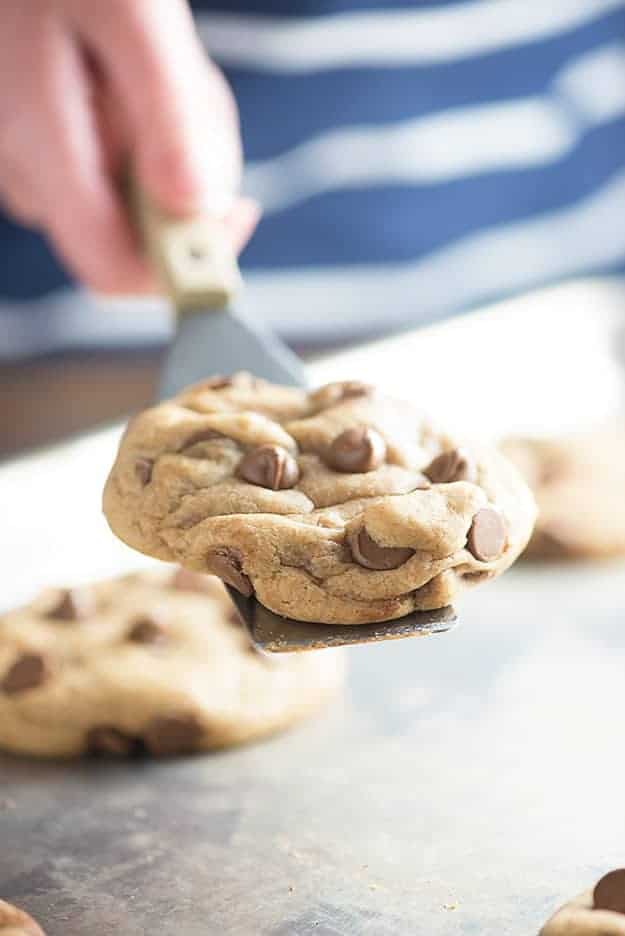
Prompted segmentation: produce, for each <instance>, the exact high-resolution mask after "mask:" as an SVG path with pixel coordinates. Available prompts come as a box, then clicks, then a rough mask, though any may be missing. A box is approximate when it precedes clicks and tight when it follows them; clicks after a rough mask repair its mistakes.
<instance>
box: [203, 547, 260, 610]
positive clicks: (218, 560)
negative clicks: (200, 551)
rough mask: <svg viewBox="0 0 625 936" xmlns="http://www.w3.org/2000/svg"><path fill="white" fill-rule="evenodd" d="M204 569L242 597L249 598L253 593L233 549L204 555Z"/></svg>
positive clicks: (222, 549) (219, 550) (223, 548)
mask: <svg viewBox="0 0 625 936" xmlns="http://www.w3.org/2000/svg"><path fill="white" fill-rule="evenodd" d="M206 568H207V569H208V570H209V572H212V573H213V574H214V575H218V576H219V578H220V579H222V580H223V581H224V582H225V583H226V584H227V585H232V587H233V588H236V590H237V591H240V592H241V594H242V595H245V596H246V597H248V598H249V596H250V595H251V594H252V593H253V591H254V589H253V588H252V583H251V582H250V580H249V579H248V577H247V575H244V573H243V572H242V570H241V557H240V556H239V555H238V553H236V552H235V551H234V550H233V549H228V548H227V547H225V546H224V547H221V548H219V549H213V550H211V551H210V552H209V553H207V554H206Z"/></svg>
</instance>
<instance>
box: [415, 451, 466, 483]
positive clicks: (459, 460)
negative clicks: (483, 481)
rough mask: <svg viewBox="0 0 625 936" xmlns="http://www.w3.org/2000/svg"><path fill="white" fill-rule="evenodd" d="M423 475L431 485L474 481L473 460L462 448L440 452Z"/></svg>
mask: <svg viewBox="0 0 625 936" xmlns="http://www.w3.org/2000/svg"><path fill="white" fill-rule="evenodd" d="M423 473H424V474H425V475H427V476H428V478H429V479H430V481H431V482H432V483H433V484H450V483H451V482H452V481H475V478H476V470H475V464H474V462H473V459H472V458H471V456H470V455H469V453H468V452H466V451H465V450H464V449H462V448H456V449H449V451H447V452H442V453H441V454H440V455H438V456H437V457H436V458H435V459H434V460H433V461H431V462H430V464H429V465H428V467H427V468H424V470H423Z"/></svg>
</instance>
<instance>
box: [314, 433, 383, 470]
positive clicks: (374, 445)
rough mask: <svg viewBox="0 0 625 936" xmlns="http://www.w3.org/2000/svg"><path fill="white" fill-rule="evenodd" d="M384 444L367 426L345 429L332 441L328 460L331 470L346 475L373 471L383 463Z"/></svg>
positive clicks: (378, 435) (378, 434) (380, 437)
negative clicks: (333, 469)
mask: <svg viewBox="0 0 625 936" xmlns="http://www.w3.org/2000/svg"><path fill="white" fill-rule="evenodd" d="M385 458H386V442H385V441H384V439H383V438H382V436H381V435H380V433H379V432H376V430H375V429H370V428H369V427H368V426H357V427H354V428H353V429H346V430H345V432H341V434H340V435H338V436H337V437H336V439H334V441H333V442H332V445H331V446H330V451H329V455H328V460H329V462H330V465H331V466H332V468H335V469H336V470H337V471H343V472H346V473H347V474H354V473H361V472H365V471H374V470H375V469H376V468H379V467H380V465H382V464H383V463H384V459H385Z"/></svg>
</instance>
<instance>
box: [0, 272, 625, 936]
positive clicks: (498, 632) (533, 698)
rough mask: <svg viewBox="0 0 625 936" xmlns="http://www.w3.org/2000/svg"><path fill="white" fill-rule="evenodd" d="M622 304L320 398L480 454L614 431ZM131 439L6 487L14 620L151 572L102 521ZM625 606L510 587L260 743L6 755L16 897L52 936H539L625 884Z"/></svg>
mask: <svg viewBox="0 0 625 936" xmlns="http://www.w3.org/2000/svg"><path fill="white" fill-rule="evenodd" d="M623 295H624V294H623V288H622V286H621V285H620V284H618V283H607V284H601V283H578V284H570V285H569V286H566V287H562V288H560V289H558V290H553V291H549V292H546V293H542V294H539V295H537V296H534V297H529V298H526V299H525V300H521V301H516V302H513V303H507V304H504V305H503V306H501V307H497V308H496V309H493V310H490V311H489V312H488V313H486V314H484V315H479V316H475V317H473V316H472V317H470V318H467V319H464V320H460V321H457V322H455V323H452V324H451V325H449V326H441V327H440V328H436V329H432V330H431V331H429V332H425V333H422V334H420V335H404V336H401V337H400V338H396V339H393V340H391V341H389V342H386V343H384V344H383V345H382V346H376V347H371V348H366V349H360V350H355V351H351V352H347V353H345V354H343V355H341V356H337V357H335V358H333V359H330V360H327V361H318V362H316V363H315V364H314V366H313V368H312V370H313V374H314V378H315V379H317V380H319V381H321V380H325V379H332V378H335V377H360V378H364V379H368V380H375V381H376V382H378V383H380V384H381V385H383V386H385V387H386V388H388V389H390V390H394V391H395V392H400V393H403V394H404V395H408V396H413V397H414V398H415V399H417V401H420V400H422V401H423V405H424V408H426V409H434V410H435V411H436V412H437V413H438V415H439V416H440V417H441V419H445V418H447V421H448V422H453V423H454V425H456V426H457V428H460V430H461V431H466V432H467V433H469V434H479V435H498V434H501V433H502V432H505V431H507V430H508V428H512V429H515V430H517V429H519V430H525V431H536V432H548V431H553V430H556V429H560V428H571V427H574V426H578V425H580V424H590V423H592V422H597V421H605V420H610V419H614V418H618V417H619V416H620V413H621V412H622V402H623V401H622V393H623V387H622V364H621V359H620V353H621V352H620V350H619V349H620V348H621V347H622V346H621V345H620V344H619V342H620V337H619V336H620V335H621V327H622V317H623V311H622V310H623ZM554 355H556V357H555V358H554ZM554 360H556V361H557V366H555V367H554V365H553V361H554ZM493 362H495V364H494V366H493ZM554 374H557V378H558V379H557V380H554ZM118 434H119V429H109V430H107V431H105V432H103V433H97V434H95V435H93V436H91V437H89V438H86V439H82V440H80V441H77V442H74V443H71V444H68V445H65V446H61V447H58V448H56V449H54V450H51V451H49V452H46V453H42V454H39V455H35V456H31V457H29V458H27V459H22V460H20V461H18V462H14V463H12V464H8V465H5V466H3V467H2V468H0V509H1V515H2V517H3V527H4V530H3V536H2V543H3V546H2V552H3V555H2V568H3V583H2V584H3V587H2V602H3V604H6V605H10V604H13V603H15V602H17V601H20V600H23V599H27V598H28V597H29V596H30V594H32V592H33V591H34V590H36V589H37V588H38V587H39V586H40V585H43V584H48V583H62V582H67V583H72V582H77V581H83V580H88V579H90V578H93V577H96V576H100V575H106V574H112V573H115V572H117V571H121V570H123V569H127V568H135V567H137V566H138V565H140V564H141V563H142V560H141V559H140V558H138V557H137V556H136V554H134V553H132V552H131V551H130V550H127V549H126V548H125V547H123V546H122V545H121V544H119V543H117V541H116V540H114V538H113V537H112V536H111V535H110V534H109V532H108V530H107V528H106V525H105V523H104V521H103V520H102V518H101V517H100V515H99V511H98V509H97V506H96V505H97V502H98V500H99V492H100V490H101V486H102V482H103V479H104V476H105V474H106V472H107V470H108V468H109V465H110V462H111V458H112V449H113V446H114V443H115V440H116V438H117V436H118ZM146 561H147V560H146ZM624 586H625V564H623V563H612V564H606V565H601V566H597V567H591V566H589V567H585V566H575V567H574V568H572V569H571V568H566V567H561V568H557V567H554V568H549V569H543V570H539V569H532V568H530V567H523V568H518V569H516V570H513V571H512V572H511V573H509V574H507V575H506V576H505V577H504V578H503V579H501V580H499V581H497V582H495V583H493V584H492V585H489V586H488V587H486V588H482V589H479V590H476V591H475V592H473V593H471V594H470V595H468V596H467V598H466V600H464V601H463V603H462V625H461V626H460V627H459V628H458V629H457V630H455V631H453V632H452V633H450V634H449V635H443V636H439V637H433V638H427V639H423V640H419V639H415V640H412V641H410V640H408V641H402V642H400V643H393V642H391V643H389V644H385V645H380V646H377V647H375V648H371V647H362V648H353V649H351V650H350V651H349V659H350V664H351V670H350V677H349V685H348V688H347V691H346V694H345V696H344V698H343V699H342V700H340V701H339V702H337V703H336V704H335V705H334V706H333V707H332V708H331V709H330V711H329V713H328V716H327V717H326V718H320V719H317V720H316V721H315V722H313V723H311V724H310V725H308V726H304V727H303V728H301V729H299V730H297V731H294V732H292V733H290V734H288V735H284V736H281V737H279V738H276V739H274V740H272V741H270V742H269V743H266V744H259V745H255V746H252V747H249V748H245V749H241V750H237V751H233V752H229V753H225V754H219V755H215V756H210V757H203V758H197V759H188V760H185V761H178V762H172V763H163V764H154V763H133V764H112V765H103V764H101V763H85V764H81V765H73V766H72V765H63V764H33V763H31V762H27V761H23V760H19V759H14V758H10V757H0V896H2V897H5V898H7V899H9V900H13V901H15V902H17V903H19V904H21V905H22V906H24V907H26V908H28V909H29V910H30V911H31V912H33V914H34V915H35V916H36V917H37V918H38V919H39V920H40V921H41V922H42V923H43V925H44V926H45V928H46V930H47V933H48V936H79V934H80V936H84V934H89V936H91V934H93V936H106V934H108V933H116V934H123V936H135V934H137V936H138V934H144V933H147V932H154V933H158V934H159V936H174V934H176V936H182V934H184V936H196V934H198V936H199V934H203V936H204V934H212V933H226V934H236V936H247V934H249V936H256V934H260V936H265V934H266V936H308V934H310V936H312V934H314V936H337V934H341V936H344V934H345V936H348V934H349V936H352V934H353V936H386V934H392V936H395V934H400V936H403V934H406V936H408V934H410V936H421V934H422V936H452V934H453V936H456V934H479V936H491V934H492V936H532V934H534V933H536V932H537V930H538V928H539V926H540V924H541V923H542V922H543V921H544V919H545V918H546V917H547V916H548V915H549V913H550V912H551V911H552V909H554V908H555V906H556V905H557V903H558V902H559V901H562V900H563V899H566V898H567V897H569V896H572V895H573V894H575V893H576V892H577V891H579V890H581V889H583V888H584V887H586V886H587V885H588V884H590V883H591V882H592V881H593V879H595V878H596V877H598V876H599V875H600V874H601V873H602V872H603V871H605V870H607V869H608V868H610V867H612V866H616V865H620V864H622V862H623V855H622V824H623V815H622V813H623V806H622V755H621V752H620V747H621V746H620V743H619V739H620V734H621V728H622V712H623V710H624V708H625V678H624V676H625V637H624V624H625V587H624Z"/></svg>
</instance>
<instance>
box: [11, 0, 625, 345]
mask: <svg viewBox="0 0 625 936" xmlns="http://www.w3.org/2000/svg"><path fill="white" fill-rule="evenodd" d="M194 7H195V9H196V11H197V15H198V26H199V29H200V32H201V35H202V38H203V40H204V42H205V44H206V47H207V49H208V51H209V52H210V53H211V55H212V56H213V57H214V59H215V60H216V61H217V62H218V63H219V64H220V65H221V66H222V67H223V68H224V69H225V71H226V73H227V76H228V78H229V80H230V81H231V83H232V85H233V87H234V90H235V93H236V96H237V99H238V102H239V107H240V111H241V120H242V131H243V137H244V145H245V151H246V156H247V160H248V168H247V173H246V178H245V188H246V190H247V191H248V192H249V193H251V194H253V195H255V196H256V197H257V198H258V199H259V200H260V201H261V203H262V205H263V207H264V217H263V220H262V222H261V225H260V227H259V230H258V232H257V234H256V235H255V237H254V239H253V241H252V243H251V244H250V245H249V247H248V248H247V250H246V252H245V254H244V257H243V266H244V268H245V269H246V270H247V271H248V273H249V274H250V277H249V278H250V282H251V284H252V286H251V294H252V296H253V300H254V303H255V304H256V305H257V306H258V308H259V309H260V310H261V312H262V314H264V315H265V316H266V317H267V318H269V320H270V321H271V322H272V323H273V324H274V325H275V326H277V327H279V328H280V330H281V331H282V332H283V333H284V334H286V335H287V336H289V337H291V338H295V339H301V338H311V337H326V336H336V335H340V334H348V333H349V334H353V333H355V332H356V333H362V334H365V333H366V334H371V333H375V332H381V331H385V330H388V329H389V328H390V327H392V326H395V325H406V324H409V323H415V324H416V323H418V322H420V321H431V320H432V319H434V318H437V317H440V316H443V315H448V314H451V313H454V312H456V311H459V310H461V309H463V308H466V307H468V306H471V305H473V304H475V303H478V302H483V301H485V300H489V299H491V298H495V297H499V296H501V295H503V294H507V293H510V292H513V291H517V290H521V289H525V288H528V287H530V286H534V285H537V284H539V283H544V282H548V281H551V280H555V279H559V278H563V277H567V276H571V275H574V274H579V273H589V272H622V271H623V270H624V269H625V0H548V2H544V0H470V2H457V0H456V2H409V0H403V2H401V0H395V2H393V3H385V2H383V0H378V2H375V0H219V2H197V3H195V4H194ZM9 234H13V240H14V241H15V242H16V245H17V240H20V242H21V247H20V246H19V245H17V246H14V247H11V246H10V245H9V248H8V249H9V252H10V251H11V250H12V249H13V250H14V251H18V252H19V250H22V251H25V252H26V253H29V255H30V256H31V257H32V252H33V251H35V252H37V251H38V258H39V259H38V263H39V268H40V271H41V274H42V276H41V281H42V283H44V284H45V285H46V288H48V287H50V286H54V285H58V284H59V283H60V282H61V277H60V274H59V272H58V270H55V269H54V267H53V266H52V264H51V262H50V260H49V259H48V258H47V257H46V256H45V255H44V253H43V250H42V248H41V245H39V244H38V243H37V239H36V238H35V237H34V236H33V235H22V236H21V237H20V238H19V239H18V238H16V237H15V234H16V232H15V230H13V231H11V230H9V227H8V226H7V222H4V225H3V226H0V238H1V239H2V240H3V241H7V242H8V239H9V237H8V235H9ZM3 246H4V245H3ZM17 259H19V258H17ZM20 268H23V264H20V263H19V262H16V263H15V264H12V265H10V268H8V269H7V268H5V270H3V271H2V272H1V273H0V294H1V293H4V294H5V295H25V294H26V293H27V290H25V289H24V284H23V283H20V282H19V275H20ZM31 282H32V278H31Z"/></svg>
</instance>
